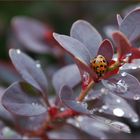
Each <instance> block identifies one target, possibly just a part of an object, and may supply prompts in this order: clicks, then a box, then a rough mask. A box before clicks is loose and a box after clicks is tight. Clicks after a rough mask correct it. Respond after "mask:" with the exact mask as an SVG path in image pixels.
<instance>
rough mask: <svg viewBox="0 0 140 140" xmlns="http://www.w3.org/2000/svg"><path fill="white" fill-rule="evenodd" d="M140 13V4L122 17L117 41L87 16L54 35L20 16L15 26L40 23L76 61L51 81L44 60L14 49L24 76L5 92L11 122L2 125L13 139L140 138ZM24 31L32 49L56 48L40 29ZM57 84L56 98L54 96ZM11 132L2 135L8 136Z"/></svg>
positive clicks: (115, 35)
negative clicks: (137, 43) (67, 32)
mask: <svg viewBox="0 0 140 140" xmlns="http://www.w3.org/2000/svg"><path fill="white" fill-rule="evenodd" d="M139 16H140V9H139V8H137V9H135V10H133V11H131V12H130V13H129V14H128V15H127V16H126V17H125V18H124V19H122V18H121V16H120V15H118V16H117V21H118V25H119V30H117V31H114V32H113V33H112V34H111V37H112V41H113V42H112V41H110V40H109V39H107V38H105V39H102V37H101V35H100V33H99V32H98V31H97V30H96V29H95V28H94V27H93V26H92V25H91V24H90V23H88V22H87V21H84V20H78V21H76V22H74V23H73V25H72V27H71V30H70V36H67V35H60V34H58V33H53V36H54V38H53V36H52V34H51V35H50V34H49V33H50V32H47V29H46V27H45V26H44V25H42V24H41V23H38V22H37V21H34V20H31V19H28V18H25V17H24V18H23V17H22V18H18V17H16V18H14V20H13V22H12V23H13V24H14V25H17V26H22V27H23V26H24V24H27V25H30V26H31V27H34V29H35V30H34V32H35V33H37V32H39V33H40V34H39V35H40V36H41V37H42V36H43V37H44V39H45V38H47V39H50V40H48V41H49V43H50V42H51V43H52V44H53V45H54V44H55V46H57V47H58V48H57V49H56V50H59V51H60V52H61V54H63V55H64V53H65V52H66V54H68V55H70V57H71V58H72V60H73V62H74V63H72V64H70V65H68V64H67V65H66V66H64V67H62V68H61V69H59V70H58V71H56V72H55V73H54V74H53V76H52V77H51V80H50V79H49V78H47V76H46V73H45V71H44V70H43V68H42V67H41V64H40V63H39V62H38V61H35V60H34V59H32V58H31V57H30V56H28V55H27V54H25V53H24V52H23V51H21V50H20V49H15V48H12V49H10V50H9V56H10V59H11V61H12V63H13V65H14V67H15V69H16V71H17V72H18V73H19V75H20V77H19V76H18V80H17V81H15V82H14V83H12V84H11V85H10V86H9V87H8V88H7V89H6V90H2V93H3V95H2V97H1V102H2V105H3V106H4V108H2V107H1V108H2V109H3V112H4V113H5V116H4V117H2V115H1V114H0V116H1V118H3V121H4V122H5V124H1V127H0V128H1V129H2V128H3V127H4V126H5V125H6V124H7V125H9V127H8V128H7V129H8V130H7V129H6V130H5V131H10V134H11V135H10V138H18V139H19V138H27V139H28V138H34V139H35V138H36V139H42V140H47V139H55V138H56V139H62V138H63V139H84V138H85V139H97V138H98V139H107V138H116V136H117V138H135V136H134V132H133V131H134V130H135V129H136V130H139V129H140V123H139V119H140V118H139V116H140V114H139V112H140V108H139V101H140V82H139V80H140V77H139V74H140V73H139V64H140V60H139V59H140V51H139V49H138V48H136V47H135V46H134V45H133V44H134V41H135V40H136V39H138V37H139V35H140V32H139ZM34 22H35V23H36V24H34ZM32 24H33V25H32ZM35 27H36V28H35ZM20 29H21V28H18V33H19V36H18V37H19V41H21V42H22V43H25V42H26V43H25V44H24V45H25V46H26V49H27V46H28V49H30V50H33V51H34V52H37V50H39V52H40V53H45V52H46V53H49V52H51V53H52V52H53V51H52V50H51V48H50V47H49V49H48V48H47V47H46V48H45V47H44V44H43V45H42V46H41V48H38V47H39V46H40V45H39V44H41V42H39V41H38V40H36V37H35V36H34V35H35V33H34V34H32V33H30V30H25V31H24V32H23V33H22V31H21V30H20ZM29 29H30V28H29ZM36 29H40V30H37V31H36ZM44 30H45V31H44ZM23 34H25V35H23ZM26 35H28V36H29V37H30V41H29V38H26V37H25V36H26ZM32 35H33V36H32ZM34 41H35V42H34ZM27 42H28V43H27ZM36 43H37V44H38V46H36V45H37V44H36ZM34 46H35V47H34ZM114 46H115V47H114ZM36 47H37V48H36ZM116 48H117V49H116ZM53 49H54V48H53ZM48 50H49V51H48ZM62 50H63V53H62ZM114 52H117V54H118V55H117V57H115V55H114ZM54 54H55V55H56V53H54ZM59 54H60V53H59ZM136 77H137V78H136ZM51 86H53V89H54V91H55V93H56V96H54V95H52V94H51V92H52V90H50V87H51ZM5 109H6V110H5ZM4 113H3V114H4ZM6 122H8V123H6ZM10 128H11V129H10ZM5 131H2V132H1V134H0V138H2V139H4V138H6V136H5V133H4V132H5ZM118 134H119V135H118Z"/></svg>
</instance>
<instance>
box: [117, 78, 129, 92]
mask: <svg viewBox="0 0 140 140" xmlns="http://www.w3.org/2000/svg"><path fill="white" fill-rule="evenodd" d="M116 85H117V91H118V92H122V93H124V92H126V91H127V89H128V85H127V84H126V82H125V81H124V80H119V81H118V82H117V83H116Z"/></svg>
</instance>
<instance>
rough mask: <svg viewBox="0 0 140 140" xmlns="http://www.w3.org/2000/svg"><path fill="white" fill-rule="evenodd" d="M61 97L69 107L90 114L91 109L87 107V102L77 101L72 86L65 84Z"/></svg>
mask: <svg viewBox="0 0 140 140" xmlns="http://www.w3.org/2000/svg"><path fill="white" fill-rule="evenodd" d="M59 97H60V99H61V101H62V103H63V104H65V105H66V106H67V107H69V108H71V109H72V110H75V111H76V112H79V113H83V114H89V111H88V110H87V108H86V107H87V105H86V103H85V104H84V103H82V102H78V101H76V99H75V97H74V93H73V90H72V89H71V88H70V87H68V86H63V87H62V89H61V90H60V94H59Z"/></svg>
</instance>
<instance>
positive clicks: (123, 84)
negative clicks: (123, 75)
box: [102, 79, 128, 93]
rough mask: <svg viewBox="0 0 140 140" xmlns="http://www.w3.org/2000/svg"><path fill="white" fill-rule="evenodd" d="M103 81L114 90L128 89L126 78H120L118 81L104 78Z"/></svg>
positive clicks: (124, 90)
mask: <svg viewBox="0 0 140 140" xmlns="http://www.w3.org/2000/svg"><path fill="white" fill-rule="evenodd" d="M102 83H103V85H104V86H105V87H107V88H108V89H110V90H112V91H116V92H119V93H120V92H121V93H124V92H126V91H127V90H128V85H127V84H126V82H125V81H124V80H122V79H121V80H119V81H118V82H117V83H113V82H110V81H108V80H102Z"/></svg>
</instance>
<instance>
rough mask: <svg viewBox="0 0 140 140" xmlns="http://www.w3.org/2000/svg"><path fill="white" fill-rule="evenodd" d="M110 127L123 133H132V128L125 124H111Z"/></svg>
mask: <svg viewBox="0 0 140 140" xmlns="http://www.w3.org/2000/svg"><path fill="white" fill-rule="evenodd" d="M110 126H112V127H114V128H115V129H117V130H119V131H122V132H126V133H131V130H130V128H129V127H128V126H127V125H125V124H124V123H121V122H117V121H116V122H111V123H110Z"/></svg>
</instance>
